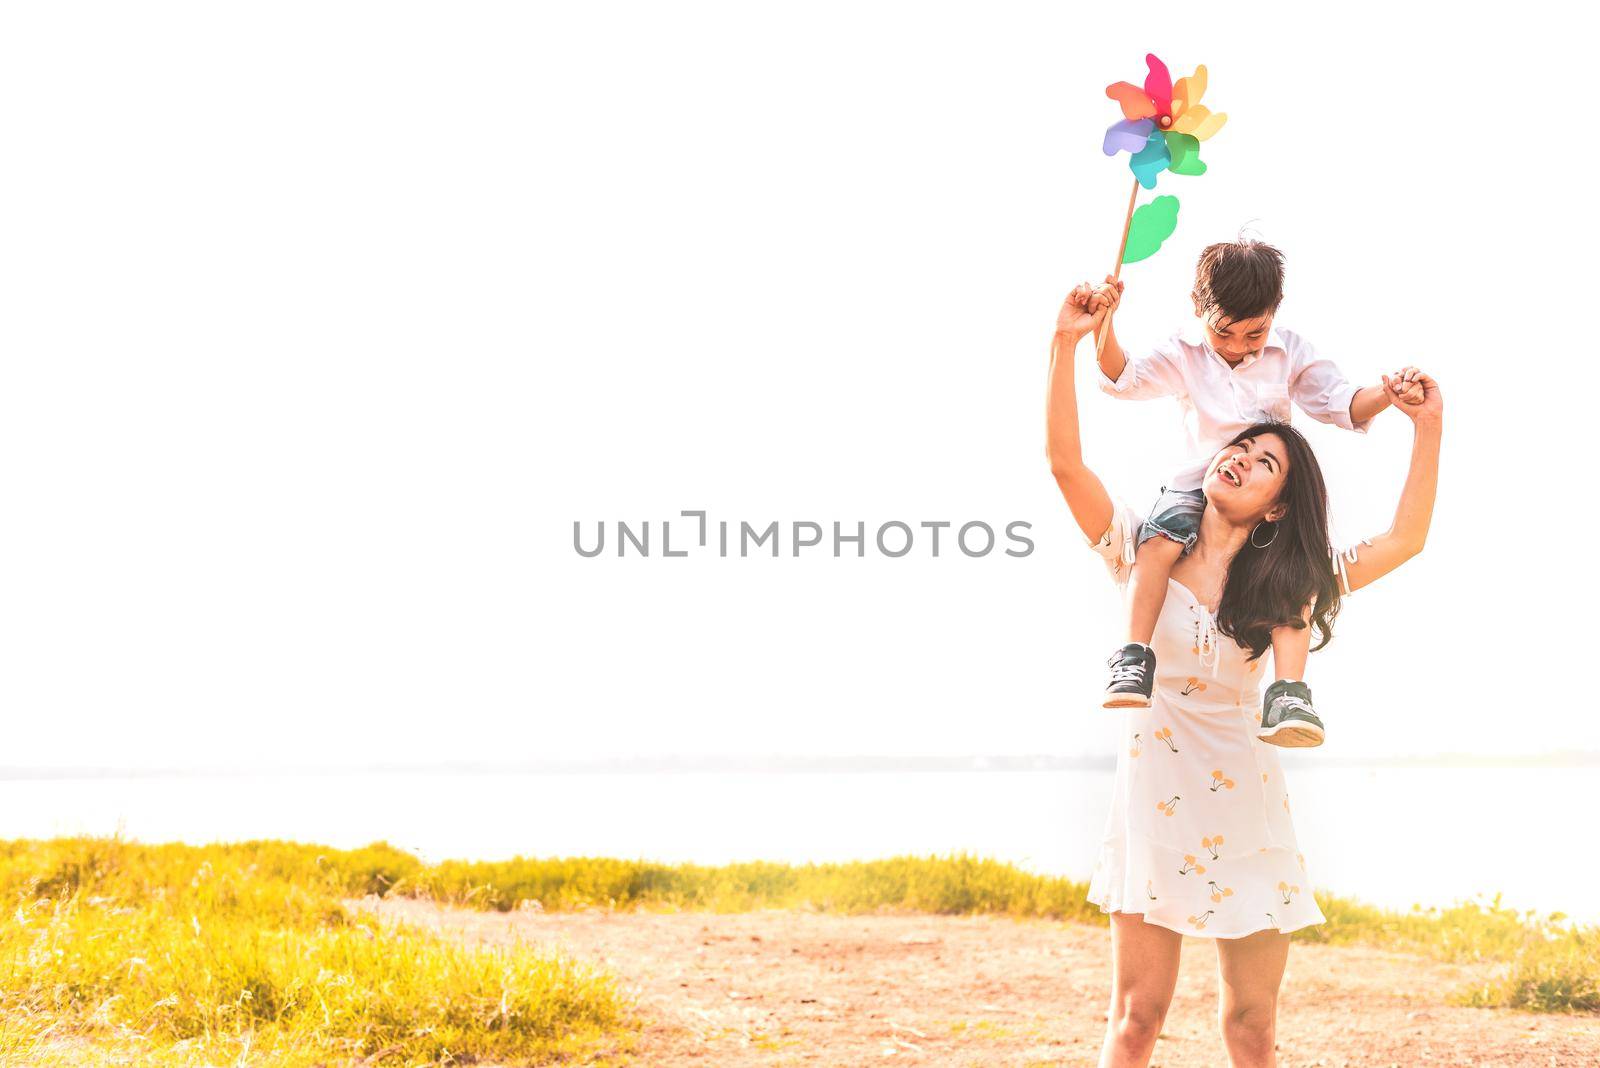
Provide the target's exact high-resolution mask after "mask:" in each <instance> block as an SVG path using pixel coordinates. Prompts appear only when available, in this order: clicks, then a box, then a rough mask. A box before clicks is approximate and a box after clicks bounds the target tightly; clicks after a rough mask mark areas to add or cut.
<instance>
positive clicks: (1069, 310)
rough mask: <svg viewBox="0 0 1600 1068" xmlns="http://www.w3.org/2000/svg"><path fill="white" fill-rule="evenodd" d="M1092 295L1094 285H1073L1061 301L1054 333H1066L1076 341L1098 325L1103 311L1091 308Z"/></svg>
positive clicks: (1084, 283) (1103, 314)
mask: <svg viewBox="0 0 1600 1068" xmlns="http://www.w3.org/2000/svg"><path fill="white" fill-rule="evenodd" d="M1093 297H1094V286H1092V285H1090V284H1089V283H1088V282H1083V283H1081V284H1080V285H1077V286H1074V287H1073V290H1072V292H1071V293H1068V294H1067V299H1066V300H1065V301H1063V302H1062V304H1061V312H1060V314H1058V315H1057V316H1056V333H1057V334H1066V335H1068V336H1069V337H1071V338H1072V339H1073V340H1074V341H1076V340H1077V339H1078V338H1081V337H1083V336H1084V335H1085V334H1087V333H1089V332H1090V331H1092V330H1093V329H1094V328H1095V327H1096V326H1099V325H1100V320H1101V319H1102V318H1104V317H1105V313H1104V312H1103V311H1101V310H1099V309H1098V308H1095V309H1093V310H1091V307H1090V302H1091V300H1092V299H1093Z"/></svg>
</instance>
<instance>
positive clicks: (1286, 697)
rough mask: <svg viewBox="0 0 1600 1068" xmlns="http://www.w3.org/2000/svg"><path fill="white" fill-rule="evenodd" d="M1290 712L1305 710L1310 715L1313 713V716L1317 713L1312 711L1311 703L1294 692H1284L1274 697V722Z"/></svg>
mask: <svg viewBox="0 0 1600 1068" xmlns="http://www.w3.org/2000/svg"><path fill="white" fill-rule="evenodd" d="M1290 712H1303V713H1306V714H1308V715H1313V716H1314V715H1316V713H1315V712H1312V711H1311V706H1310V705H1308V704H1306V703H1305V702H1304V701H1302V700H1301V699H1300V698H1298V697H1296V696H1294V695H1293V694H1282V695H1280V696H1278V697H1276V698H1274V699H1273V701H1272V721H1273V722H1274V723H1277V722H1279V721H1280V720H1282V719H1283V718H1284V717H1285V716H1287V715H1288V714H1289V713H1290Z"/></svg>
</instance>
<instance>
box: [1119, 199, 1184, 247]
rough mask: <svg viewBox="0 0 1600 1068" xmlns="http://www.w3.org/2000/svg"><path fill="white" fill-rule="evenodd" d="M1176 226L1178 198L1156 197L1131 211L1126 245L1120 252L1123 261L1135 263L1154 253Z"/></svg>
mask: <svg viewBox="0 0 1600 1068" xmlns="http://www.w3.org/2000/svg"><path fill="white" fill-rule="evenodd" d="M1177 228H1178V198H1177V197H1175V196H1160V197H1156V198H1155V199H1154V200H1152V201H1151V202H1150V203H1148V204H1145V205H1142V206H1141V207H1140V208H1139V209H1138V210H1137V211H1135V212H1134V213H1133V222H1132V223H1131V224H1129V226H1128V247H1127V249H1126V250H1124V252H1123V253H1122V262H1123V263H1137V262H1138V261H1140V260H1142V259H1147V258H1149V257H1150V256H1153V255H1155V253H1156V250H1157V249H1159V248H1160V247H1161V243H1162V242H1163V241H1165V240H1166V239H1167V238H1169V237H1171V236H1172V231H1174V230H1176V229H1177Z"/></svg>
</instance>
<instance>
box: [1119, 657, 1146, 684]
mask: <svg viewBox="0 0 1600 1068" xmlns="http://www.w3.org/2000/svg"><path fill="white" fill-rule="evenodd" d="M1143 681H1144V661H1143V660H1124V661H1123V662H1122V663H1120V664H1118V665H1117V666H1116V667H1114V668H1112V669H1111V682H1112V684H1113V685H1115V684H1116V683H1119V682H1143Z"/></svg>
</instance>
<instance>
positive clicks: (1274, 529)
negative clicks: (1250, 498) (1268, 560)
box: [1250, 520, 1278, 549]
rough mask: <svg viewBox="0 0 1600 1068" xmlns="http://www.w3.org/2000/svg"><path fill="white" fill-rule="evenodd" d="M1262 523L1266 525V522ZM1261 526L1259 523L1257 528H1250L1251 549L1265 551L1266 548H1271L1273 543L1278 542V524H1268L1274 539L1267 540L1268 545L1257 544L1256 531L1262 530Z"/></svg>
mask: <svg viewBox="0 0 1600 1068" xmlns="http://www.w3.org/2000/svg"><path fill="white" fill-rule="evenodd" d="M1262 523H1266V520H1262ZM1261 525H1262V524H1261V523H1257V524H1256V525H1255V526H1253V527H1251V528H1250V547H1251V548H1252V549H1265V548H1268V547H1270V546H1271V545H1272V543H1273V542H1275V541H1277V540H1278V524H1277V523H1275V522H1274V523H1266V525H1267V526H1269V527H1271V528H1272V537H1270V538H1268V539H1267V544H1266V545H1257V544H1256V531H1258V530H1260V529H1261Z"/></svg>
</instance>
